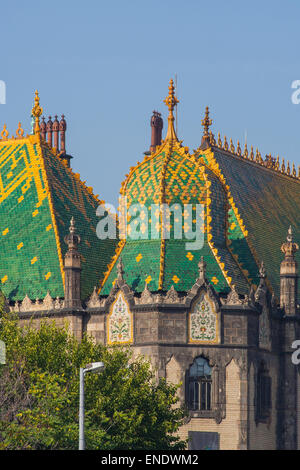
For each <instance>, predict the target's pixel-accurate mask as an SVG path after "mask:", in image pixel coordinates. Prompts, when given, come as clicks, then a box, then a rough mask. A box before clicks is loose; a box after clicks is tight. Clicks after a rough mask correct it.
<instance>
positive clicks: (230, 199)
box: [201, 148, 274, 292]
mask: <svg viewBox="0 0 300 470" xmlns="http://www.w3.org/2000/svg"><path fill="white" fill-rule="evenodd" d="M202 153H203V154H204V155H205V156H207V157H209V158H210V159H211V162H209V163H211V164H212V167H211V166H210V165H209V164H207V163H205V161H203V164H204V166H205V167H208V168H209V169H210V170H211V171H213V173H214V174H215V175H216V176H217V177H218V178H219V180H220V181H221V183H222V184H223V187H224V189H225V192H226V196H227V200H228V203H229V205H230V206H231V207H232V209H233V212H234V214H235V216H236V219H237V221H238V223H239V226H240V229H241V230H242V233H243V235H244V237H245V239H246V242H247V244H248V247H249V249H250V251H251V253H252V256H253V258H254V260H255V262H256V265H257V268H258V270H259V266H260V260H259V257H258V255H257V253H256V250H255V248H254V247H253V245H252V242H251V239H250V238H249V236H248V235H249V233H248V230H247V229H246V226H245V224H244V221H243V219H242V217H241V215H240V213H239V209H238V207H237V206H236V204H235V202H234V199H233V195H232V193H231V189H230V186H229V184H228V183H227V181H226V178H225V176H224V174H223V172H222V171H221V168H220V165H219V163H218V162H217V160H216V159H215V156H214V151H213V149H210V148H208V149H206V150H202ZM201 163H202V162H201ZM227 248H228V250H229V251H230V253H231V255H232V256H233V258H234V259H235V256H234V254H233V252H232V250H231V248H230V247H229V246H228V245H227ZM236 262H237V264H238V266H239V267H240V269H241V270H242V272H243V274H244V276H245V277H246V279H247V280H248V282H249V284H251V282H250V281H249V278H248V275H246V273H245V272H244V269H243V268H242V266H241V265H240V263H239V262H238V260H236ZM266 281H267V285H268V287H269V289H270V291H271V292H273V291H274V290H273V287H272V285H271V283H270V281H269V280H268V279H267V280H266Z"/></svg>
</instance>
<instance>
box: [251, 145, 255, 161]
mask: <svg viewBox="0 0 300 470" xmlns="http://www.w3.org/2000/svg"><path fill="white" fill-rule="evenodd" d="M250 160H254V152H253V145H251V151H250Z"/></svg>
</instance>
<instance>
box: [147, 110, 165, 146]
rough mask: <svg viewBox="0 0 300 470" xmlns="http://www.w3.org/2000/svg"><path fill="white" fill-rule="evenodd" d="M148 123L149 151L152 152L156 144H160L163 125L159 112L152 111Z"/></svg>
mask: <svg viewBox="0 0 300 470" xmlns="http://www.w3.org/2000/svg"><path fill="white" fill-rule="evenodd" d="M150 125H151V128H152V133H151V146H150V152H154V151H155V148H156V146H157V145H160V144H161V136H162V129H163V125H164V124H163V120H162V117H161V114H160V113H159V112H157V111H153V115H152V117H151V121H150Z"/></svg>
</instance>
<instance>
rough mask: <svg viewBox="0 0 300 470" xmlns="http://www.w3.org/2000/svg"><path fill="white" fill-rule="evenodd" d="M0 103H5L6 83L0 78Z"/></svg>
mask: <svg viewBox="0 0 300 470" xmlns="http://www.w3.org/2000/svg"><path fill="white" fill-rule="evenodd" d="M0 104H6V84H5V82H4V81H3V80H0Z"/></svg>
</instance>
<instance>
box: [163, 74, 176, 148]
mask: <svg viewBox="0 0 300 470" xmlns="http://www.w3.org/2000/svg"><path fill="white" fill-rule="evenodd" d="M174 90H175V89H174V82H173V80H172V79H171V80H170V84H169V94H168V96H167V97H166V98H165V99H164V103H166V105H167V106H168V108H169V116H168V131H167V135H166V139H165V141H166V140H176V141H177V140H178V139H177V136H176V132H175V129H174V116H173V110H174V108H175V106H176V105H177V104H178V103H179V100H178V99H177V98H176V96H175V91H174Z"/></svg>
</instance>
